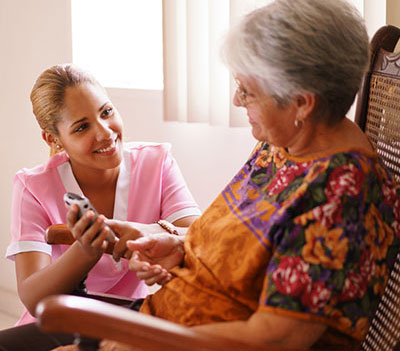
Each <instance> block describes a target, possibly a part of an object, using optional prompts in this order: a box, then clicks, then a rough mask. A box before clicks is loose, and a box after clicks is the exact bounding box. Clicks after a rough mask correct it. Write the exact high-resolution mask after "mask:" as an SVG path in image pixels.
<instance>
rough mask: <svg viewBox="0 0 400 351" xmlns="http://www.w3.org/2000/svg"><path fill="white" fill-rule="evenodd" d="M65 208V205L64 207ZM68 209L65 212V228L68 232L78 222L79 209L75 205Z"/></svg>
mask: <svg viewBox="0 0 400 351" xmlns="http://www.w3.org/2000/svg"><path fill="white" fill-rule="evenodd" d="M65 206H67V205H65ZM67 207H68V212H67V226H68V228H69V229H70V230H72V228H73V227H74V224H75V222H76V221H77V220H78V212H79V207H78V205H76V204H73V205H71V206H67Z"/></svg>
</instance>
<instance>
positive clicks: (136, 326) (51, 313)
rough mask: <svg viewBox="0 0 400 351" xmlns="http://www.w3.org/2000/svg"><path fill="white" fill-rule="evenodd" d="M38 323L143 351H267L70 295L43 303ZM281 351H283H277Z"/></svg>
mask: <svg viewBox="0 0 400 351" xmlns="http://www.w3.org/2000/svg"><path fill="white" fill-rule="evenodd" d="M36 317H37V323H38V324H39V326H40V328H42V329H43V330H46V331H48V332H64V333H78V334H81V335H83V336H86V337H91V338H96V339H110V340H115V341H118V342H122V343H125V344H128V345H131V346H135V347H137V348H138V349H140V350H143V351H188V350H190V351H221V350H230V351H239V350H241V351H243V350H246V351H267V350H270V351H272V350H275V351H278V349H277V348H268V349H267V348H261V347H256V346H250V345H247V344H244V343H241V342H236V341H232V340H229V339H224V338H219V337H214V336H209V335H207V336H205V335H204V334H201V333H198V332H196V331H194V330H192V329H190V328H187V327H184V326H181V325H178V324H175V323H171V322H168V321H165V320H162V319H160V318H156V317H152V316H148V315H145V314H142V313H139V312H135V311H132V310H129V309H127V308H123V307H119V306H114V305H110V304H108V303H105V302H101V301H96V300H91V299H87V298H83V297H77V296H70V295H54V296H50V297H47V298H45V299H43V300H42V301H41V302H40V303H39V304H38V306H37V309H36ZM279 350H282V349H279Z"/></svg>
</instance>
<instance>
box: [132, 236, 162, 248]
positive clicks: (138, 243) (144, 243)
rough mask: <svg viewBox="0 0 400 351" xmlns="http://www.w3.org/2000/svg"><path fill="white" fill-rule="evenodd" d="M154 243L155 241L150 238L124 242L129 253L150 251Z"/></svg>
mask: <svg viewBox="0 0 400 351" xmlns="http://www.w3.org/2000/svg"><path fill="white" fill-rule="evenodd" d="M155 242H156V241H155V240H154V239H153V238H151V237H142V238H139V239H136V240H128V241H127V242H126V247H127V248H128V249H129V250H131V251H144V250H150V249H151V248H152V247H153V246H154V244H155Z"/></svg>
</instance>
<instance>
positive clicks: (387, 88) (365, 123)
mask: <svg viewBox="0 0 400 351" xmlns="http://www.w3.org/2000/svg"><path fill="white" fill-rule="evenodd" d="M399 38H400V29H399V28H396V27H394V26H385V27H382V28H381V29H379V30H378V31H377V32H376V34H375V35H374V37H373V38H372V41H371V61H370V67H369V70H368V72H367V73H366V74H365V77H364V79H363V83H362V86H361V89H360V92H359V96H358V101H357V109H356V116H355V120H356V122H357V123H358V125H359V126H360V127H361V129H362V130H364V132H365V133H366V134H367V135H368V137H369V138H370V140H371V142H372V143H373V144H374V145H375V147H376V149H377V152H378V154H379V156H380V157H381V159H382V161H383V163H384V164H385V166H386V167H387V168H388V169H389V171H390V172H391V174H392V175H393V177H394V179H395V180H396V181H397V182H398V183H400V53H393V51H394V49H395V47H396V44H397V42H398V39H399ZM399 341H400V253H399V254H398V255H397V257H396V261H395V264H394V266H393V268H392V270H391V273H390V277H389V280H388V283H387V286H386V289H385V292H384V295H383V296H382V299H381V301H380V303H379V305H378V308H377V311H376V313H375V316H374V318H373V320H372V322H371V325H370V328H369V331H368V334H367V336H366V338H365V340H364V342H363V344H362V346H361V350H362V351H391V350H396V345H398V344H399Z"/></svg>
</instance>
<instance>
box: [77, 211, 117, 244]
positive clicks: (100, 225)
mask: <svg viewBox="0 0 400 351" xmlns="http://www.w3.org/2000/svg"><path fill="white" fill-rule="evenodd" d="M104 220H105V217H104V216H103V215H100V216H97V218H96V215H95V214H94V212H93V211H88V212H86V213H85V214H84V215H83V216H82V218H81V219H79V220H78V221H77V222H76V223H75V225H74V226H73V227H72V230H71V231H72V235H73V236H74V237H75V239H76V240H79V242H80V243H81V244H82V245H83V246H90V247H92V248H97V249H99V250H102V251H104V250H103V248H104V247H106V246H107V243H104V241H105V240H106V238H107V237H108V236H109V234H110V228H108V227H107V226H106V225H105V223H104Z"/></svg>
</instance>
